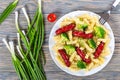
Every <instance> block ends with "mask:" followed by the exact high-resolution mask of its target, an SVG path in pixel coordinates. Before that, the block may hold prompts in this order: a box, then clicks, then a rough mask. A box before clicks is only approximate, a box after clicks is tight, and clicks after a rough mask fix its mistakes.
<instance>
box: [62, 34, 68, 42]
mask: <svg viewBox="0 0 120 80" xmlns="http://www.w3.org/2000/svg"><path fill="white" fill-rule="evenodd" d="M61 39H62V42H65V41H68V40H69V37H68V35H67V34H66V33H62V34H61Z"/></svg>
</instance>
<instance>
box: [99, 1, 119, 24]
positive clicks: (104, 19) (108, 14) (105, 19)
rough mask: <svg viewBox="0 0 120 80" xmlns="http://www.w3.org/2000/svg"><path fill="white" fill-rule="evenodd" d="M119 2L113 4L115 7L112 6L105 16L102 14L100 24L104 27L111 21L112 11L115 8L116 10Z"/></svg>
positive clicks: (104, 13)
mask: <svg viewBox="0 0 120 80" xmlns="http://www.w3.org/2000/svg"><path fill="white" fill-rule="evenodd" d="M119 2H120V0H115V1H114V3H113V5H112V7H111V9H110V10H108V11H105V12H103V14H101V17H100V19H99V22H100V23H101V24H102V25H103V24H104V23H105V22H106V21H107V20H108V19H109V17H110V13H111V10H112V9H113V8H115V7H116V6H117V5H118V4H119Z"/></svg>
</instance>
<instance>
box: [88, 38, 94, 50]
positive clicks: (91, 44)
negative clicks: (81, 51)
mask: <svg viewBox="0 0 120 80" xmlns="http://www.w3.org/2000/svg"><path fill="white" fill-rule="evenodd" d="M88 45H89V46H90V47H91V48H93V49H94V48H96V43H95V41H94V40H93V39H89V40H88Z"/></svg>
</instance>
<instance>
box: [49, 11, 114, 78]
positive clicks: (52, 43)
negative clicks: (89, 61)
mask: <svg viewBox="0 0 120 80" xmlns="http://www.w3.org/2000/svg"><path fill="white" fill-rule="evenodd" d="M85 13H88V14H90V15H96V16H98V17H100V16H99V15H97V14H95V13H93V12H90V11H74V12H70V13H68V14H66V15H64V16H63V17H61V18H60V19H59V20H58V21H57V22H56V23H55V25H54V26H53V28H52V30H51V33H50V37H49V50H50V55H51V57H52V59H53V61H54V62H55V63H56V65H57V66H58V67H59V68H60V69H62V70H63V71H65V72H66V73H69V74H71V75H75V76H88V75H92V74H95V73H97V72H98V71H100V70H102V69H103V68H104V67H105V66H106V65H107V64H108V62H109V61H110V59H111V58H112V55H113V52H114V46H115V40H114V35H113V32H112V29H111V28H110V25H109V24H108V23H107V22H106V23H105V24H104V26H105V27H106V28H107V29H109V30H110V35H109V36H110V39H111V40H110V44H109V48H110V50H111V51H110V52H111V53H110V54H109V55H108V56H106V57H105V62H104V64H102V65H101V66H99V67H97V68H94V69H92V70H90V71H87V72H86V71H85V70H79V71H71V70H70V69H68V68H67V67H63V66H61V64H60V63H58V61H57V60H56V55H55V52H54V51H53V50H52V47H53V45H54V44H55V41H54V40H53V37H54V35H55V31H56V30H57V29H58V28H59V26H60V22H61V21H62V20H63V19H64V18H66V17H75V16H79V15H81V14H85Z"/></svg>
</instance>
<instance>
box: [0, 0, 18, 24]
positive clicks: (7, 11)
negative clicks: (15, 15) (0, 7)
mask: <svg viewBox="0 0 120 80" xmlns="http://www.w3.org/2000/svg"><path fill="white" fill-rule="evenodd" d="M18 1H19V0H15V1H14V2H12V3H10V4H9V5H8V6H7V7H6V9H5V10H4V11H3V12H2V13H1V15H0V24H1V23H2V22H3V21H4V20H5V19H6V18H7V17H8V16H9V15H10V14H11V13H12V12H13V11H14V9H15V8H16V6H17V4H18Z"/></svg>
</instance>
